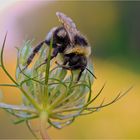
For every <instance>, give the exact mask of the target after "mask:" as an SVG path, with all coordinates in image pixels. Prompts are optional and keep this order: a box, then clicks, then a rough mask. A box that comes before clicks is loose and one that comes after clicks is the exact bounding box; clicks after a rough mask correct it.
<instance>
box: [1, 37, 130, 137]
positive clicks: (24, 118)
mask: <svg viewBox="0 0 140 140" xmlns="http://www.w3.org/2000/svg"><path fill="white" fill-rule="evenodd" d="M5 42H6V36H5V39H4V42H3V45H2V49H1V57H0V58H1V59H0V68H2V70H3V71H4V72H5V74H6V75H7V76H8V77H9V78H10V79H11V81H12V82H13V84H0V86H10V87H16V88H19V89H20V91H21V92H22V94H23V96H22V104H21V105H9V104H6V103H3V102H1V103H0V108H2V109H4V110H6V111H7V112H9V113H10V114H12V115H14V116H16V117H17V118H18V120H17V121H15V123H16V124H18V123H22V122H26V123H27V126H28V128H29V129H30V130H31V131H32V132H33V130H32V129H31V126H30V125H29V122H30V121H31V120H32V119H37V118H39V119H40V129H39V132H40V134H41V137H42V138H43V139H49V137H48V135H47V132H46V128H48V127H50V126H53V127H55V128H58V129H60V128H63V127H64V126H67V125H69V124H71V123H72V122H73V121H74V120H75V119H76V117H79V116H81V115H87V114H90V113H93V112H95V111H97V110H99V109H100V108H103V107H105V106H108V105H110V104H112V103H114V102H116V101H117V100H119V99H120V98H121V97H123V96H124V95H125V94H126V93H127V92H128V90H127V91H126V92H124V93H122V94H121V93H119V94H118V95H117V96H116V97H115V98H114V99H113V100H112V101H111V102H109V103H104V101H102V102H101V103H100V104H99V106H94V104H93V103H94V101H95V100H96V99H97V98H98V97H99V95H100V94H101V92H102V90H103V88H104V86H103V87H102V88H101V90H100V91H99V92H98V93H97V94H96V96H95V97H92V95H91V94H92V92H93V91H92V84H93V79H94V77H93V76H92V75H91V74H90V73H89V72H88V71H86V70H85V71H84V72H83V74H82V77H81V79H80V81H79V82H76V79H77V73H78V72H79V71H68V70H65V69H63V68H62V67H60V66H59V65H56V64H55V61H56V60H53V61H50V54H51V48H52V46H51V45H50V47H46V46H43V47H42V48H41V50H40V51H39V53H38V58H36V59H35V62H33V64H32V66H31V67H30V68H27V69H25V70H23V69H24V67H25V65H26V62H27V58H28V57H29V55H30V54H31V52H32V41H25V42H24V44H23V46H22V47H21V48H18V55H17V67H16V72H15V76H16V79H14V78H13V77H12V76H11V75H10V74H9V73H8V71H7V70H6V68H5V65H4V60H3V52H4V46H5ZM46 57H48V61H47V64H45V65H42V66H41V67H38V66H39V64H41V63H42V62H44V60H45V58H46ZM37 67H38V68H37ZM88 69H90V71H92V72H93V65H92V64H91V63H89V64H88ZM129 90H130V89H129ZM47 125H48V126H47ZM33 134H34V133H33Z"/></svg>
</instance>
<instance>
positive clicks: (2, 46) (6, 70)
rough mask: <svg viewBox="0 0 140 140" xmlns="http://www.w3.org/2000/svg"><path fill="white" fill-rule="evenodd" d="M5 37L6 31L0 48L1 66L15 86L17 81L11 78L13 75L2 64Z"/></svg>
mask: <svg viewBox="0 0 140 140" xmlns="http://www.w3.org/2000/svg"><path fill="white" fill-rule="evenodd" d="M6 38H7V33H6V35H5V38H4V41H3V44H2V49H1V56H0V57H1V58H0V59H1V67H2V69H3V70H4V72H5V74H6V75H7V76H8V77H9V79H10V80H11V81H12V82H13V83H14V84H15V85H17V86H19V85H18V83H17V82H16V81H15V80H14V79H13V77H12V76H11V75H10V74H9V73H8V72H7V70H6V68H5V66H4V61H3V52H4V46H5V42H6Z"/></svg>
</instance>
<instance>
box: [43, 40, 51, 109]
mask: <svg viewBox="0 0 140 140" xmlns="http://www.w3.org/2000/svg"><path fill="white" fill-rule="evenodd" d="M52 42H53V40H52V39H51V43H50V49H49V54H48V58H47V64H46V73H45V86H44V88H45V89H44V102H43V106H44V107H46V105H47V103H48V94H49V93H48V80H49V70H50V60H51V51H52Z"/></svg>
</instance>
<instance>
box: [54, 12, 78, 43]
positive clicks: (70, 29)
mask: <svg viewBox="0 0 140 140" xmlns="http://www.w3.org/2000/svg"><path fill="white" fill-rule="evenodd" d="M56 16H57V17H58V19H59V21H60V22H61V23H62V24H63V26H64V28H65V30H66V32H67V34H68V36H69V39H70V42H71V43H72V44H73V43H74V37H75V35H77V34H78V33H79V31H78V30H77V28H76V25H75V23H74V22H73V20H72V19H71V18H70V17H67V16H66V15H65V14H63V13H61V12H56Z"/></svg>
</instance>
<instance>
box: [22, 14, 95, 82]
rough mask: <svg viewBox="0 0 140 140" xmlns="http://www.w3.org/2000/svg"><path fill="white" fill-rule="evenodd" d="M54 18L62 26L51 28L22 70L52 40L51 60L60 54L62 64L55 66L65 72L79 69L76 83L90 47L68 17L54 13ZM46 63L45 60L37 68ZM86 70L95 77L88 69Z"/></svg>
mask: <svg viewBox="0 0 140 140" xmlns="http://www.w3.org/2000/svg"><path fill="white" fill-rule="evenodd" d="M56 16H57V17H58V19H59V21H60V23H61V24H62V25H61V26H58V27H53V28H52V29H51V30H50V31H49V33H48V34H47V37H46V39H45V40H44V41H42V42H41V43H39V45H37V46H36V47H35V48H34V50H33V52H32V54H31V55H30V56H29V58H28V59H27V64H26V66H25V68H24V69H26V68H27V67H28V66H29V64H30V63H31V62H32V59H33V58H34V56H35V55H36V53H37V52H38V51H39V50H40V48H41V47H42V46H43V44H44V43H45V44H46V45H47V46H50V44H51V40H53V42H52V48H53V51H52V54H51V59H53V58H55V57H56V56H57V55H58V53H59V54H61V55H62V56H63V59H64V62H63V64H59V63H58V62H56V63H57V65H59V66H61V67H62V68H64V69H67V70H78V69H79V70H80V72H79V75H78V77H77V81H79V80H80V77H81V75H82V73H83V71H84V70H85V69H87V61H88V58H89V56H90V54H91V47H90V45H89V43H88V41H87V39H86V38H85V37H84V36H83V35H82V34H81V33H80V32H79V31H78V30H77V28H76V25H75V23H74V22H73V20H72V19H71V18H70V17H67V16H66V15H65V14H64V13H61V12H56ZM46 63H47V58H46V59H45V60H44V62H43V63H42V64H40V65H39V66H38V67H40V66H41V65H43V64H46ZM87 70H88V71H89V72H90V73H91V74H92V75H93V76H94V77H95V75H94V74H93V73H92V72H91V71H90V70H89V69H87ZM95 78H96V77H95Z"/></svg>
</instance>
